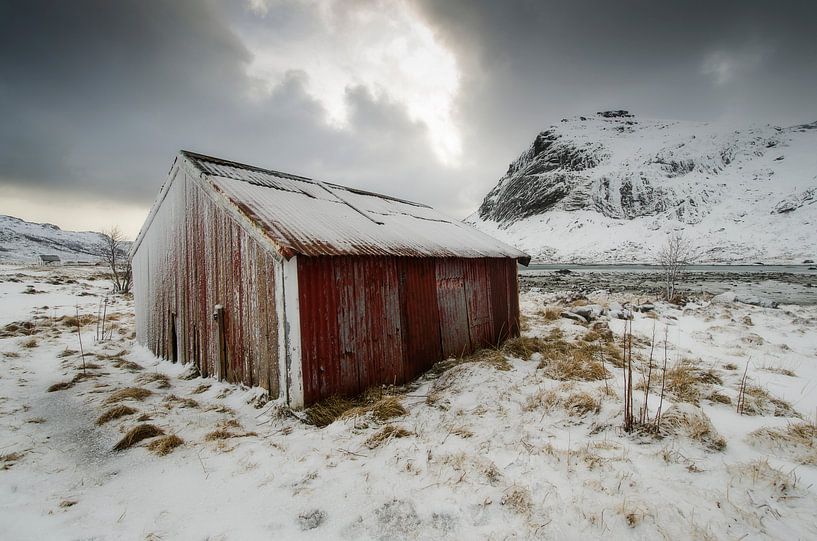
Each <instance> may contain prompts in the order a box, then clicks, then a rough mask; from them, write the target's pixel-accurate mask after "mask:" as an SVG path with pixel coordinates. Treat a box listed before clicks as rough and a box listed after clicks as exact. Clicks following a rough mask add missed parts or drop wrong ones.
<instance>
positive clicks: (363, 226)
mask: <svg viewBox="0 0 817 541" xmlns="http://www.w3.org/2000/svg"><path fill="white" fill-rule="evenodd" d="M182 155H183V156H185V157H186V158H187V159H188V160H189V161H190V162H191V163H192V165H193V166H194V167H195V168H196V169H198V170H199V171H201V172H202V173H203V174H204V175H205V176H206V178H207V179H208V180H209V181H210V183H211V185H212V186H213V188H215V190H216V191H218V192H220V193H221V194H223V196H224V197H225V198H226V199H227V200H228V201H229V202H230V203H232V204H233V205H234V206H235V207H236V208H237V209H238V210H239V211H240V212H242V213H243V214H244V215H245V216H247V217H248V218H249V219H250V220H252V221H253V222H255V223H256V224H257V225H258V226H259V227H260V228H261V229H262V230H263V231H264V232H265V233H266V234H267V235H268V236H269V237H270V238H271V239H272V241H273V242H274V243H275V244H276V245H278V247H279V251H280V253H281V255H283V256H284V257H286V258H290V257H292V256H293V255H297V254H302V255H307V256H318V255H395V256H412V257H508V258H513V259H519V260H520V261H521V262H523V263H524V264H527V262H528V261H529V260H530V256H528V255H527V254H525V253H524V252H521V251H519V250H517V249H516V248H514V247H512V246H510V245H508V244H505V243H503V242H500V241H498V240H496V239H494V238H493V237H490V236H489V235H486V234H485V233H482V232H481V231H478V230H476V229H474V228H473V227H471V226H470V225H468V224H465V223H463V222H461V221H459V220H455V219H453V218H450V217H448V216H446V215H445V214H442V213H441V212H438V211H436V210H434V209H433V208H431V207H429V206H426V205H422V204H419V203H412V202H410V201H405V200H402V199H397V198H394V197H389V196H385V195H381V194H376V193H372V192H367V191H363V190H356V189H353V188H347V187H344V186H339V185H337V184H330V183H325V182H321V181H318V180H313V179H310V178H306V177H301V176H297V175H290V174H287V173H281V172H278V171H272V170H268V169H262V168H259V167H254V166H250V165H244V164H240V163H235V162H230V161H227V160H222V159H219V158H213V157H210V156H204V155H202V154H196V153H193V152H187V151H183V152H182Z"/></svg>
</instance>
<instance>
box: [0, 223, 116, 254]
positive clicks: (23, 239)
mask: <svg viewBox="0 0 817 541" xmlns="http://www.w3.org/2000/svg"><path fill="white" fill-rule="evenodd" d="M101 253H102V234H100V233H97V232H94V231H63V230H62V229H60V228H59V227H57V226H56V225H53V224H38V223H33V222H27V221H25V220H21V219H20V218H15V217H13V216H4V215H0V262H3V263H10V262H27V263H31V262H37V261H39V256H40V255H41V254H43V255H56V256H59V257H60V259H61V260H62V261H63V262H65V261H81V262H95V261H98V260H99V258H100V255H101Z"/></svg>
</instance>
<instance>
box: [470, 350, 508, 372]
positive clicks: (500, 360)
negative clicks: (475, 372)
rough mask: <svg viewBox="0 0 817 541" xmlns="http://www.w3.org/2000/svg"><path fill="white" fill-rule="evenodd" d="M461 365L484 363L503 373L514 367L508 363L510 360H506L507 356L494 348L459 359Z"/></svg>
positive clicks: (478, 351)
mask: <svg viewBox="0 0 817 541" xmlns="http://www.w3.org/2000/svg"><path fill="white" fill-rule="evenodd" d="M458 362H459V363H482V364H486V365H488V366H491V367H493V368H495V369H497V370H501V371H503V372H507V371H508V370H511V369H512V368H513V366H511V363H509V362H508V359H506V358H505V355H503V354H502V351H500V350H498V349H494V348H485V349H480V350H477V351H475V352H474V353H472V354H471V355H467V356H465V357H462V358H460V359H458Z"/></svg>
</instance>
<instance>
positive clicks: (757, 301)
mask: <svg viewBox="0 0 817 541" xmlns="http://www.w3.org/2000/svg"><path fill="white" fill-rule="evenodd" d="M712 302H714V303H716V304H732V303H734V302H740V303H743V304H750V305H752V306H761V307H763V308H777V307H778V306H780V303H778V302H777V301H772V300H769V299H761V298H760V297H756V296H754V295H738V294H737V293H735V292H734V291H727V292H726V293H721V294H720V295H715V296H714V297H712Z"/></svg>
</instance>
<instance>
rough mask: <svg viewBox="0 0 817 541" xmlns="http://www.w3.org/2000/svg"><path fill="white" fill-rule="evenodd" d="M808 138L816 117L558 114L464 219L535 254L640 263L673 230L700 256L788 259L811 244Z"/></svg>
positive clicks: (808, 251) (816, 221) (811, 152)
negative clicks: (714, 120)
mask: <svg viewBox="0 0 817 541" xmlns="http://www.w3.org/2000/svg"><path fill="white" fill-rule="evenodd" d="M815 149H817V122H815V123H812V124H803V125H798V126H793V127H788V128H781V127H776V126H768V125H767V126H748V127H746V126H743V127H738V128H737V129H736V128H735V127H723V126H715V125H710V124H706V123H693V122H679V121H664V120H645V119H639V118H637V117H635V116H634V115H632V114H630V113H629V112H627V111H604V112H600V113H597V114H595V115H592V116H582V117H578V118H573V119H563V120H562V122H561V123H559V124H558V125H556V126H553V127H551V128H549V129H547V130H545V131H543V132H541V133H540V134H539V135H537V136H536V138H535V139H534V141H533V143H532V144H531V146H530V147H529V148H528V149H527V150H526V151H525V152H524V153H522V155H521V156H519V158H517V159H516V160H515V161H514V162H512V163H511V164H510V166H509V167H508V171H507V173H506V174H505V175H504V176H503V177H502V178H501V179H500V180H499V183H498V184H497V185H496V187H494V189H493V190H491V191H490V192H489V193H488V195H487V196H486V198H485V200H484V201H483V203H482V205H481V206H480V207H479V210H478V211H477V212H476V213H475V214H474V215H472V216H471V217H470V218H469V219H468V221H469V222H471V223H473V224H475V225H476V226H477V227H480V228H481V229H483V230H485V231H487V232H489V233H491V234H493V235H495V236H497V237H499V238H500V239H502V240H504V241H506V242H509V243H511V244H515V245H516V246H518V247H519V248H522V249H524V250H526V251H528V252H529V253H531V255H533V256H534V258H535V259H540V260H557V261H585V262H589V261H594V262H614V261H618V262H624V261H628V262H647V261H651V260H652V258H653V253H654V252H655V250H656V249H657V247H658V246H659V245H660V244H662V243H663V241H664V239H665V238H666V236H667V234H668V233H670V232H675V231H680V232H683V233H684V235H685V236H688V237H692V239H691V240H693V241H694V242H695V243H696V244H698V245H699V247H700V249H701V252H702V259H703V260H707V261H720V262H726V261H733V262H739V261H756V260H764V261H789V262H799V261H798V260H799V259H802V258H804V257H808V258H813V257H814V252H815V250H817V247H815V245H817V233H814V230H817V150H815Z"/></svg>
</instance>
